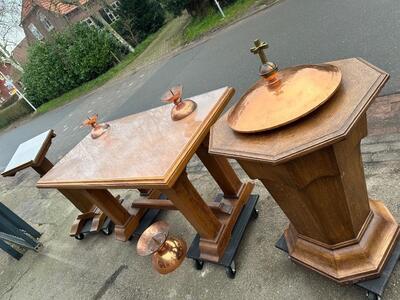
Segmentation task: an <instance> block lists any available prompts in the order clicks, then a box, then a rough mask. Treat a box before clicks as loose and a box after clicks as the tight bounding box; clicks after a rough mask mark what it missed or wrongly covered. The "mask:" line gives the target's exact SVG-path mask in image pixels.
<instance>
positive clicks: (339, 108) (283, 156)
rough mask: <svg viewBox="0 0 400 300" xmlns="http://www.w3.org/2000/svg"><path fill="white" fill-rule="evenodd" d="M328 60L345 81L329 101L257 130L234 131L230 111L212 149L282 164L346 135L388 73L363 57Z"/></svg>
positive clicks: (212, 137) (214, 130) (213, 138)
mask: <svg viewBox="0 0 400 300" xmlns="http://www.w3.org/2000/svg"><path fill="white" fill-rule="evenodd" d="M329 63H330V64H333V65H335V66H337V67H339V69H340V70H341V72H342V83H341V86H340V87H339V89H338V90H337V92H336V93H335V94H334V95H333V96H332V98H331V99H330V100H329V101H328V102H327V103H325V104H324V105H322V106H321V107H320V108H318V109H317V110H316V111H314V112H313V113H311V114H310V115H308V116H307V117H304V118H302V119H300V120H298V121H296V122H294V123H292V124H289V125H287V126H284V127H281V128H277V129H275V130H272V131H269V132H265V133H258V134H245V133H237V132H234V131H233V130H232V129H231V128H230V127H229V126H228V123H227V116H228V113H229V112H227V113H226V114H225V115H223V116H222V117H221V118H220V119H219V120H218V121H217V122H216V123H215V125H214V126H213V127H212V128H211V133H210V148H209V150H210V153H212V154H218V155H224V156H228V157H231V158H236V159H245V160H253V161H262V162H265V163H270V164H279V163H283V162H286V161H289V160H291V159H293V158H296V157H299V156H302V155H305V154H307V153H310V152H312V151H315V150H317V149H320V148H322V147H325V146H327V145H330V144H333V143H336V142H338V141H340V140H342V139H344V138H345V137H346V135H347V134H348V133H349V131H350V130H351V128H352V127H353V126H354V125H355V124H356V122H357V120H359V119H360V117H361V116H362V115H363V114H364V113H365V111H366V110H367V108H368V106H369V105H370V104H371V102H372V100H374V98H375V97H376V96H377V94H378V92H379V91H380V90H381V88H382V87H383V86H384V84H385V83H386V81H387V80H388V78H389V75H388V74H387V73H385V72H383V71H382V70H379V69H378V68H376V67H374V66H372V65H371V64H369V63H368V62H366V61H364V60H363V59H360V58H351V59H344V60H338V61H334V62H329Z"/></svg>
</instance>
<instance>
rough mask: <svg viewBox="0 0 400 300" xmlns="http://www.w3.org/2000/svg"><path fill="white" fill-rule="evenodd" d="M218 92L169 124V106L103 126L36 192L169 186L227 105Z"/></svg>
mask: <svg viewBox="0 0 400 300" xmlns="http://www.w3.org/2000/svg"><path fill="white" fill-rule="evenodd" d="M233 92H234V90H233V89H232V88H228V87H225V88H221V89H218V90H215V91H211V92H208V93H205V94H202V95H198V96H196V97H193V98H192V99H193V100H195V101H196V102H197V105H198V107H197V109H196V110H195V111H194V112H193V113H192V114H190V115H189V116H188V117H186V118H185V119H183V120H181V121H178V122H173V121H172V120H171V117H170V112H171V107H172V105H173V104H169V105H163V106H160V107H157V108H154V109H151V110H148V111H145V112H141V113H137V114H134V115H130V116H127V117H124V118H122V119H118V120H115V121H111V122H108V123H109V124H110V126H111V127H110V128H109V129H108V131H107V133H106V134H104V135H102V136H101V137H99V138H98V139H95V140H94V139H92V138H91V137H90V135H88V136H86V137H85V138H84V139H83V140H82V141H81V142H80V143H79V144H78V145H76V146H75V147H74V148H73V149H72V150H71V151H70V152H69V153H68V154H66V155H65V156H64V157H63V158H62V159H61V160H60V161H59V162H58V163H57V164H56V165H55V166H54V167H53V168H52V169H51V170H50V172H48V173H47V174H46V175H45V176H44V177H42V178H41V180H40V181H39V182H38V186H39V187H47V188H51V187H55V188H90V187H96V188H113V187H118V188H123V187H126V188H130V187H143V188H144V187H146V186H151V187H157V186H160V187H166V186H169V185H172V184H173V183H174V181H175V180H176V178H177V176H179V174H180V172H181V171H182V170H183V169H184V168H185V167H186V164H187V163H188V161H189V160H190V159H191V158H192V156H193V153H194V152H195V151H196V149H197V147H198V145H199V144H200V143H201V142H202V141H203V139H204V138H205V136H206V135H207V134H208V131H209V128H210V126H211V125H212V124H213V123H214V122H215V120H216V119H217V118H218V117H219V115H220V114H221V112H222V110H223V109H224V107H225V106H226V104H227V103H228V101H229V100H230V99H231V97H232V95H233Z"/></svg>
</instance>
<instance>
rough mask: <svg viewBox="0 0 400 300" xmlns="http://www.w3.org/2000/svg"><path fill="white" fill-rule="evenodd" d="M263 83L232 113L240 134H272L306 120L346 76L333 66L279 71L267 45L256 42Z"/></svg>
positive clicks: (298, 67)
mask: <svg viewBox="0 0 400 300" xmlns="http://www.w3.org/2000/svg"><path fill="white" fill-rule="evenodd" d="M255 45H256V47H254V48H252V52H253V53H255V54H260V53H262V54H260V58H261V61H262V63H263V64H262V66H261V67H260V75H261V79H260V80H259V81H258V82H257V83H256V84H255V85H254V86H253V87H252V88H251V89H250V90H249V91H247V92H246V93H245V94H244V95H243V96H242V98H241V99H240V100H239V102H238V103H237V104H236V105H235V106H234V107H233V108H232V109H231V110H230V112H229V115H228V124H229V126H230V127H231V128H232V129H233V130H235V131H238V132H243V133H253V132H261V131H266V130H271V129H274V128H277V127H280V126H283V125H286V124H289V123H291V122H293V121H296V120H298V119H300V118H301V117H304V116H305V115H307V114H309V113H311V112H312V111H314V110H315V109H317V108H318V107H319V106H321V105H322V104H324V103H325V102H326V101H327V100H329V98H330V97H331V96H332V95H333V94H334V93H335V91H336V90H337V89H338V87H339V85H340V82H341V79H342V74H341V72H340V70H339V69H338V68H337V67H336V66H333V65H329V64H320V65H301V66H295V67H290V68H287V69H283V70H280V71H278V69H277V67H276V65H275V64H274V63H271V62H268V61H267V59H266V56H265V53H264V52H263V49H265V48H266V47H268V45H267V44H266V43H261V42H260V41H259V40H257V41H255Z"/></svg>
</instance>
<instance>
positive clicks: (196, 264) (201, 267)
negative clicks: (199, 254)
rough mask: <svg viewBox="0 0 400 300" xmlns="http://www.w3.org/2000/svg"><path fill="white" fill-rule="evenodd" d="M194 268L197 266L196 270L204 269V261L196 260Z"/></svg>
mask: <svg viewBox="0 0 400 300" xmlns="http://www.w3.org/2000/svg"><path fill="white" fill-rule="evenodd" d="M194 266H195V268H196V270H201V269H203V267H204V261H202V260H199V259H195V260H194Z"/></svg>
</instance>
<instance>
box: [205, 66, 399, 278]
mask: <svg viewBox="0 0 400 300" xmlns="http://www.w3.org/2000/svg"><path fill="white" fill-rule="evenodd" d="M332 64H334V65H336V66H338V67H339V68H340V70H341V71H342V74H343V80H342V84H341V87H340V89H339V90H338V92H337V93H336V94H335V96H334V97H333V98H332V99H331V100H329V101H328V102H327V103H326V104H324V105H323V106H322V107H321V108H319V109H318V110H317V111H315V112H314V113H312V114H310V115H309V116H308V117H305V118H303V119H301V120H299V121H297V122H295V123H292V124H290V125H288V126H285V127H281V128H279V129H276V130H273V131H268V132H265V133H260V134H238V133H235V132H234V131H233V130H231V128H230V127H229V126H228V124H227V121H226V119H227V114H225V115H224V116H223V117H222V118H221V119H220V120H219V121H218V122H217V123H216V124H215V126H214V127H213V128H212V130H211V137H210V153H213V154H216V155H224V156H227V157H231V158H235V159H237V160H238V162H239V163H240V165H241V166H242V167H243V169H244V170H245V171H246V172H247V174H248V175H249V176H250V177H251V178H253V179H260V180H261V182H262V183H263V184H264V186H265V187H266V188H267V189H268V191H269V192H270V193H271V195H272V196H273V197H274V199H275V201H276V202H277V203H278V205H279V206H280V207H281V209H282V210H283V211H284V213H285V214H286V216H287V217H288V219H289V221H290V225H289V227H288V229H287V230H286V231H285V239H286V243H287V245H288V250H289V254H290V256H291V258H292V259H293V260H294V261H296V262H298V263H300V264H303V265H305V266H306V267H309V268H311V269H313V270H315V271H317V272H319V273H321V274H323V275H325V276H328V277H329V278H331V279H334V280H335V281H338V282H341V283H349V282H355V281H359V280H363V279H367V278H371V277H377V276H379V274H380V272H381V270H382V268H383V266H384V264H385V262H386V261H387V259H388V257H389V256H390V253H391V251H392V249H393V248H394V245H395V244H396V240H397V238H398V234H399V226H398V224H397V222H396V221H395V219H394V218H393V216H392V215H391V213H390V212H389V210H388V209H387V208H386V207H385V205H384V203H383V202H381V201H375V200H370V199H369V198H368V194H367V187H366V183H365V178H364V170H363V165H362V159H361V153H360V141H361V139H362V138H363V137H365V136H366V135H367V119H366V110H367V108H368V106H369V105H370V104H371V102H372V101H373V100H374V98H375V97H376V95H377V94H378V92H379V91H380V89H381V88H382V87H383V85H384V84H385V83H386V81H387V79H388V74H386V73H385V72H383V71H381V70H379V69H377V68H376V67H374V66H372V65H370V64H369V63H367V62H366V61H364V60H362V59H346V60H340V61H335V62H332Z"/></svg>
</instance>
